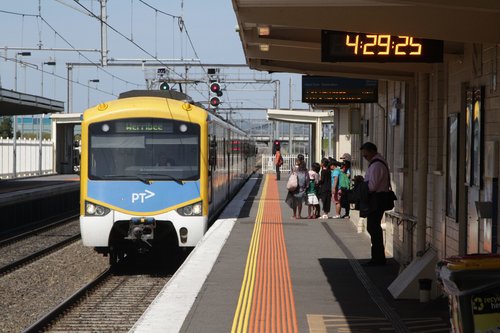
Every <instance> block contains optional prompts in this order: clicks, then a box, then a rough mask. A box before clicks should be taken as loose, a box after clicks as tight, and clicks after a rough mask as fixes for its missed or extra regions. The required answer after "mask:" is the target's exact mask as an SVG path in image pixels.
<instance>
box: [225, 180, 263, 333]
mask: <svg viewBox="0 0 500 333" xmlns="http://www.w3.org/2000/svg"><path fill="white" fill-rule="evenodd" d="M268 182H269V175H267V176H266V180H265V182H264V188H263V190H262V195H261V200H260V202H259V208H258V211H257V217H256V219H255V225H254V229H253V233H252V239H251V241H250V248H249V251H248V256H247V264H246V266H245V275H244V276H243V284H242V286H241V290H240V296H239V299H238V306H237V307H236V312H235V314H234V319H233V326H232V329H231V332H232V333H237V332H238V333H240V332H246V331H247V330H248V319H249V316H250V310H251V306H250V305H251V303H252V296H253V288H254V283H255V268H256V265H257V256H258V253H259V240H260V229H261V227H262V217H263V214H264V203H265V200H263V199H265V197H266V194H267V184H268Z"/></svg>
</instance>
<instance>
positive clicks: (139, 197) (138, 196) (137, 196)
mask: <svg viewBox="0 0 500 333" xmlns="http://www.w3.org/2000/svg"><path fill="white" fill-rule="evenodd" d="M155 195H156V194H155V193H154V192H151V191H148V190H144V192H139V193H132V203H135V202H136V201H140V202H141V203H144V201H146V200H147V199H149V198H152V197H154V196H155Z"/></svg>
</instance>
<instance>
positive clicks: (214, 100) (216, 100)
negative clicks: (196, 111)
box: [210, 96, 220, 107]
mask: <svg viewBox="0 0 500 333" xmlns="http://www.w3.org/2000/svg"><path fill="white" fill-rule="evenodd" d="M219 104H220V99H219V97H217V96H214V97H212V98H210V106H213V107H217V106H219Z"/></svg>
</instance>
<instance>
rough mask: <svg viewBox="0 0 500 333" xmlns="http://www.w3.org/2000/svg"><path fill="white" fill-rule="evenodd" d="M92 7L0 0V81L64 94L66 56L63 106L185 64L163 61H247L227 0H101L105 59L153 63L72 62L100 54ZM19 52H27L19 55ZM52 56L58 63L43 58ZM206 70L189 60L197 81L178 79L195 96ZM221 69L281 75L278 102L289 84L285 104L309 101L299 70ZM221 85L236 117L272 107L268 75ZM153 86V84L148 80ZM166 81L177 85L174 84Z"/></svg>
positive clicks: (231, 76)
mask: <svg viewBox="0 0 500 333" xmlns="http://www.w3.org/2000/svg"><path fill="white" fill-rule="evenodd" d="M91 13H93V14H95V15H96V16H99V13H100V4H99V1H97V0H79V1H76V0H18V1H1V2H0V28H1V31H2V33H1V34H0V47H1V48H2V50H0V84H1V86H2V88H3V89H12V90H18V91H20V92H25V93H28V94H33V95H42V96H44V97H47V98H51V99H56V100H61V101H64V102H65V104H67V96H68V70H67V68H68V65H69V64H73V65H72V66H73V70H72V81H73V83H71V86H72V89H73V94H72V99H71V103H70V104H71V110H72V112H82V111H84V110H85V109H86V108H87V107H88V106H89V105H90V106H92V105H96V104H98V103H101V102H105V101H108V100H112V99H115V98H117V97H118V94H119V93H121V92H123V91H127V90H132V89H146V79H148V80H149V82H150V84H151V82H153V83H154V82H156V79H157V74H156V72H157V69H158V68H167V72H168V78H173V79H181V78H185V77H186V74H185V71H184V68H183V67H171V66H170V65H171V64H172V63H183V62H190V63H195V64H200V63H201V64H245V57H244V53H243V48H242V44H241V41H240V38H239V35H238V33H237V32H236V26H237V22H236V17H235V14H234V11H233V6H232V3H231V0H215V1H214V0H212V1H206V0H168V1H165V0H163V1H161V0H108V1H107V16H108V24H109V26H110V27H108V29H107V36H108V43H107V48H108V51H109V52H108V59H110V63H117V62H118V60H120V59H121V60H126V61H127V62H134V63H137V64H140V63H141V61H142V60H146V62H147V63H154V62H155V61H154V60H155V59H159V60H156V62H157V63H158V65H157V66H154V67H146V68H141V67H140V66H135V67H116V66H107V67H104V68H103V67H98V66H88V65H80V64H92V63H99V62H100V53H98V52H95V51H96V50H99V49H100V44H101V38H100V36H101V34H100V22H99V20H98V19H96V18H95V17H93V16H92V14H91ZM180 18H182V19H180ZM181 28H182V29H181ZM21 48H25V49H21ZM29 48H32V49H33V48H37V50H28V49H29ZM44 49H45V50H44ZM47 49H49V50H47ZM77 50H78V52H77ZM20 52H31V55H30V56H22V55H18V53H20ZM16 59H17V62H16ZM53 62H55V63H56V64H55V65H51V64H50V63H53ZM47 63H49V64H47ZM42 69H43V70H42ZM206 70H207V68H205V67H203V68H202V67H191V68H190V69H189V73H188V79H193V80H198V81H200V82H199V83H198V84H196V85H194V84H193V85H189V86H187V87H184V86H183V88H184V89H186V88H187V90H188V91H187V93H188V94H189V95H190V96H191V97H192V98H193V100H195V101H203V102H205V101H207V100H208V96H209V93H208V83H207V82H208V81H207V76H206ZM221 77H223V80H227V81H229V80H232V81H253V80H256V79H259V80H265V81H267V82H270V81H272V80H280V81H281V84H280V87H281V91H280V96H281V101H280V106H281V108H289V107H290V97H289V86H290V84H291V86H292V91H293V93H292V98H291V106H292V107H294V108H306V107H307V106H305V105H304V104H302V103H300V97H301V96H300V84H301V81H300V76H299V75H290V74H276V73H275V74H272V75H270V74H268V73H266V72H257V71H250V70H248V69H245V68H221ZM97 80H98V82H96V81H97ZM222 86H223V88H224V89H225V91H224V95H223V97H222V100H223V104H222V106H223V107H232V108H234V114H233V116H234V117H236V118H238V117H241V118H245V119H246V118H265V111H255V110H253V111H250V110H248V109H255V108H262V109H266V108H273V107H274V105H273V96H274V94H275V85H274V84H242V83H227V84H223V85H222ZM152 87H153V89H157V86H155V85H153V86H152ZM173 88H174V89H179V88H178V85H173ZM42 92H43V93H42ZM245 108H246V109H247V110H245ZM68 109H69V108H68V105H66V110H68Z"/></svg>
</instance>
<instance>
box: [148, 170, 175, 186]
mask: <svg viewBox="0 0 500 333" xmlns="http://www.w3.org/2000/svg"><path fill="white" fill-rule="evenodd" d="M140 175H141V176H147V177H148V179H147V180H148V181H152V180H165V179H170V180H173V181H174V182H176V183H177V184H179V185H184V183H183V182H182V180H180V179H178V178H175V177H174V176H171V175H169V174H166V173H149V172H148V173H145V172H143V173H140Z"/></svg>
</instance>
